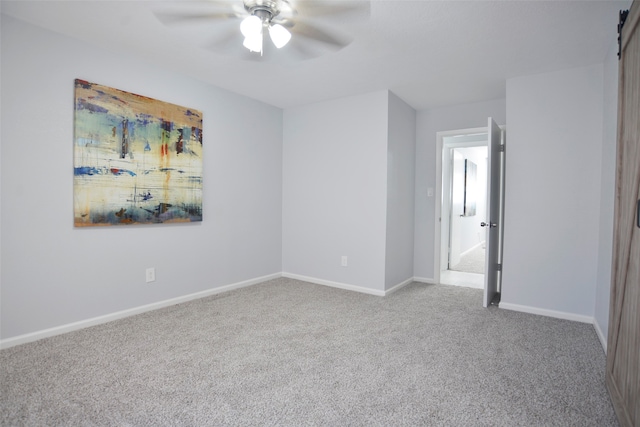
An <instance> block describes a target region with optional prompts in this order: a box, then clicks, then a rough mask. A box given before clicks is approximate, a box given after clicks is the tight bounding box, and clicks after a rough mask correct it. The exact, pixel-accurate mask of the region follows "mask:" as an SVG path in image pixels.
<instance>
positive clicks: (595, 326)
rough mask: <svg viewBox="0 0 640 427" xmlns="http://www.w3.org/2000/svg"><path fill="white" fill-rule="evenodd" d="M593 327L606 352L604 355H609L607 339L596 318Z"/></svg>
mask: <svg viewBox="0 0 640 427" xmlns="http://www.w3.org/2000/svg"><path fill="white" fill-rule="evenodd" d="M593 327H594V328H595V330H596V335H598V339H599V340H600V344H602V349H603V350H604V353H605V354H607V339H606V338H605V337H604V334H603V333H602V329H600V325H599V324H598V322H597V321H596V319H595V318H594V319H593Z"/></svg>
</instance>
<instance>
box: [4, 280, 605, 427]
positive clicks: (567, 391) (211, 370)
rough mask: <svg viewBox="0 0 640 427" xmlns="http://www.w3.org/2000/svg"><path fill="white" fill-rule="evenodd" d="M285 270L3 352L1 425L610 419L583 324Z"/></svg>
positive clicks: (452, 294) (449, 294)
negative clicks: (333, 282)
mask: <svg viewBox="0 0 640 427" xmlns="http://www.w3.org/2000/svg"><path fill="white" fill-rule="evenodd" d="M481 299H482V291H480V290H475V289H468V288H462V287H454V286H436V285H425V284H419V283H413V284H411V285H409V286H406V287H405V288H402V289H401V290H399V291H397V292H395V293H393V294H391V295H389V296H387V297H384V298H383V297H376V296H370V295H365V294H360V293H355V292H349V291H344V290H339V289H334V288H329V287H324V286H320V285H314V284H309V283H305V282H300V281H296V280H291V279H284V278H282V279H276V280H272V281H269V282H265V283H264V284H260V285H256V286H252V287H249V288H244V289H239V290H236V291H232V292H228V293H224V294H219V295H216V296H212V297H208V298H203V299H200V300H197V301H192V302H188V303H185V304H180V305H175V306H172V307H167V308H164V309H161V310H157V311H153V312H149V313H145V314H141V315H138V316H134V317H130V318H126V319H122V320H118V321H114V322H111V323H108V324H104V325H100V326H96V327H92V328H88V329H84V330H81V331H77V332H72V333H69V334H66V335H61V336H57V337H52V338H48V339H44V340H40V341H37V342H34V343H30V344H25V345H21V346H17V347H13V348H9V349H5V350H2V351H0V381H1V383H0V405H1V406H0V410H1V417H0V424H1V425H3V426H17V425H26V426H45V425H46V426H105V425H113V426H167V425H173V426H207V425H215V426H221V425H235V426H254V425H255V426H257V425H260V426H303V425H309V426H346V425H353V426H402V425H407V426H408V425H420V426H552V425H554V426H569V425H570V426H615V425H617V423H616V420H615V415H614V412H613V408H612V406H611V403H610V401H609V397H608V394H607V391H606V389H605V385H604V370H605V356H604V352H603V351H602V347H601V346H600V343H599V341H598V338H597V337H596V333H595V331H594V329H593V326H592V325H588V324H583V323H576V322H570V321H565V320H559V319H552V318H546V317H540V316H535V315H530V314H525V313H517V312H513V311H507V310H500V309H497V308H490V309H483V308H482V304H481Z"/></svg>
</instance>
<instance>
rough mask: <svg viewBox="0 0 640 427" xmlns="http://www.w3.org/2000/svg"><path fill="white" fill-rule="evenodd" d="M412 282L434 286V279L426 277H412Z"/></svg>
mask: <svg viewBox="0 0 640 427" xmlns="http://www.w3.org/2000/svg"><path fill="white" fill-rule="evenodd" d="M413 281H414V282H420V283H427V284H429V285H435V284H436V279H430V278H428V277H414V278H413Z"/></svg>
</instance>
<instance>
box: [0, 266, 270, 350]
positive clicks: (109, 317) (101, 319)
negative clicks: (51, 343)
mask: <svg viewBox="0 0 640 427" xmlns="http://www.w3.org/2000/svg"><path fill="white" fill-rule="evenodd" d="M279 277H282V274H280V273H275V274H270V275H267V276H262V277H256V278H254V279H249V280H245V281H242V282H238V283H233V284H231V285H226V286H220V287H217V288H213V289H207V290H206V291H201V292H196V293H193V294H189V295H183V296H180V297H176V298H171V299H168V300H164V301H158V302H154V303H152V304H147V305H142V306H139V307H134V308H130V309H127V310H122V311H117V312H115V313H110V314H106V315H104V316H98V317H93V318H91V319H86V320H81V321H79V322H73V323H68V324H66V325H61V326H56V327H54V328H49V329H44V330H42V331H37V332H31V333H28V334H24V335H18V336H16V337H12V338H8V339H4V340H0V349H4V348H9V347H13V346H16V345H20V344H26V343H28V342H33V341H37V340H39V339H42V338H48V337H53V336H55V335H61V334H65V333H67V332H72V331H77V330H80V329H84V328H88V327H90V326H95V325H100V324H103V323H107V322H111V321H113V320H118V319H123V318H125V317H129V316H134V315H136V314H141V313H145V312H147V311H152V310H157V309H159V308H163V307H168V306H171V305H175V304H180V303H183V302H187V301H191V300H195V299H199V298H204V297H208V296H210V295H215V294H219V293H222V292H228V291H231V290H234V289H240V288H244V287H247V286H252V285H256V284H258V283H262V282H265V281H267V280H271V279H277V278H279Z"/></svg>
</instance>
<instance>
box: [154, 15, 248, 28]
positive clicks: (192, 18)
mask: <svg viewBox="0 0 640 427" xmlns="http://www.w3.org/2000/svg"><path fill="white" fill-rule="evenodd" d="M154 14H155V15H156V17H157V18H158V20H159V21H160V22H162V23H163V24H165V25H173V24H181V23H195V22H198V21H200V22H210V21H213V20H220V19H233V18H237V15H236V14H235V13H234V12H218V13H195V12H177V13H175V12H154Z"/></svg>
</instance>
